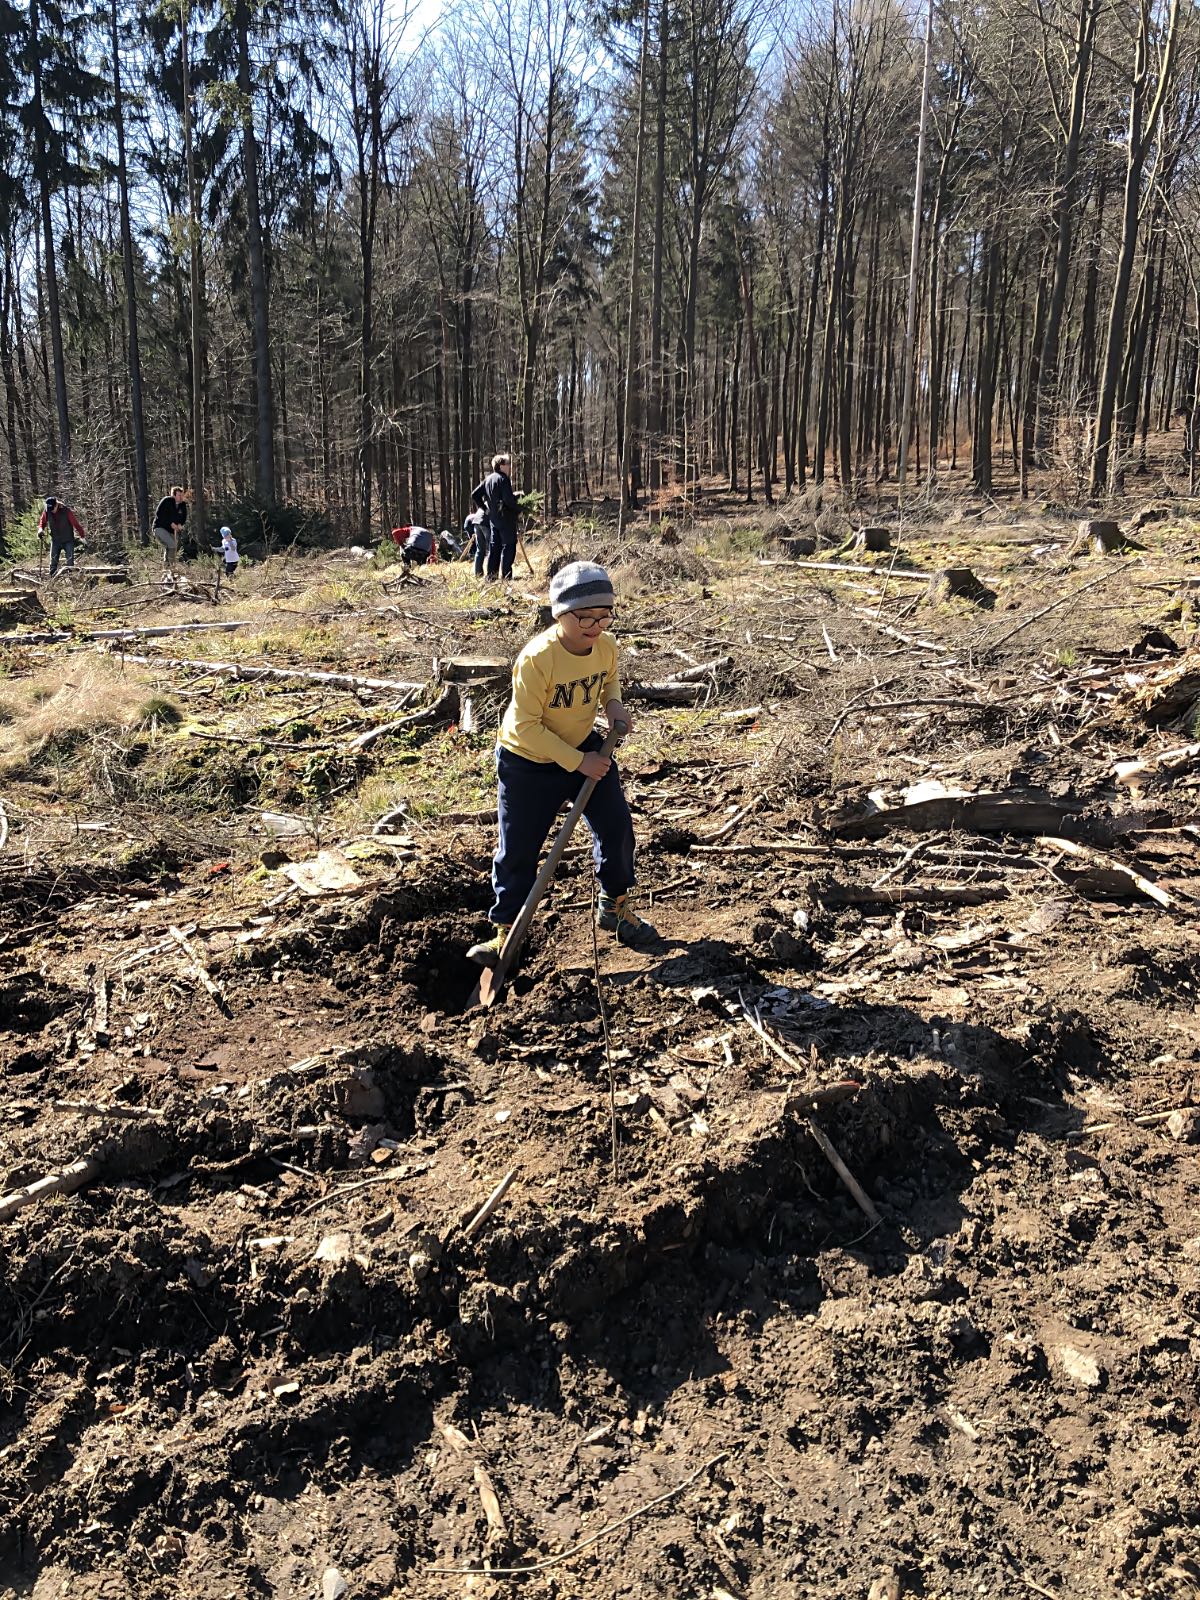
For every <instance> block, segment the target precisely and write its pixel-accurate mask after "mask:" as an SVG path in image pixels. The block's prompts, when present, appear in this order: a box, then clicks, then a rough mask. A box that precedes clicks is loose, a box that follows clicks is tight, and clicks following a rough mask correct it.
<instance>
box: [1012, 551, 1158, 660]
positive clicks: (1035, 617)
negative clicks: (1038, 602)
mask: <svg viewBox="0 0 1200 1600" xmlns="http://www.w3.org/2000/svg"><path fill="white" fill-rule="evenodd" d="M1126 570H1127V569H1126V568H1125V567H1109V569H1108V571H1107V572H1102V573H1101V574H1100V576H1099V577H1098V578H1093V579H1092V581H1091V582H1090V583H1081V584H1080V586H1079V588H1078V589H1071V590H1069V591H1068V592H1067V593H1066V594H1060V595H1059V597H1058V599H1057V600H1051V602H1050V604H1049V605H1048V606H1043V607H1042V608H1041V610H1040V611H1035V612H1034V613H1033V614H1032V616H1028V617H1026V618H1025V619H1024V621H1023V622H1018V623H1017V625H1016V627H1015V628H1010V629H1009V630H1008V632H1007V633H1002V634H1001V635H1000V637H999V638H998V639H993V640H992V642H991V644H989V645H987V646H986V647H985V648H986V650H987V652H988V654H989V655H990V654H991V652H992V651H994V650H998V649H999V648H1000V646H1001V645H1002V644H1007V643H1008V641H1009V640H1010V639H1015V638H1016V636H1017V634H1018V633H1021V632H1022V631H1023V630H1024V629H1025V628H1030V627H1032V626H1033V624H1034V623H1035V622H1038V621H1040V620H1041V618H1042V617H1047V616H1049V615H1050V613H1051V612H1052V611H1057V610H1058V608H1059V606H1065V605H1068V604H1069V603H1070V602H1071V601H1072V600H1075V599H1077V598H1078V596H1079V595H1081V594H1086V593H1087V592H1088V590H1089V589H1094V588H1096V586H1097V585H1098V584H1101V583H1107V582H1108V580H1109V579H1110V578H1111V577H1114V576H1115V575H1116V574H1117V573H1118V572H1125V571H1126Z"/></svg>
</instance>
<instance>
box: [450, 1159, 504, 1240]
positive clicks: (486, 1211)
mask: <svg viewBox="0 0 1200 1600" xmlns="http://www.w3.org/2000/svg"><path fill="white" fill-rule="evenodd" d="M516 1175H517V1169H516V1167H513V1168H511V1170H510V1171H508V1172H506V1173H505V1174H504V1176H503V1177H502V1178H501V1179H500V1182H499V1183H498V1184H497V1185H496V1187H495V1188H494V1189H493V1190H492V1192H491V1194H490V1195H488V1197H487V1199H486V1200H485V1201H484V1202H483V1204H482V1205H481V1206H480V1208H479V1210H478V1211H477V1212H476V1213H475V1215H474V1216H473V1217H472V1218H471V1220H470V1222H468V1223H467V1225H466V1227H465V1228H464V1229H463V1238H464V1239H473V1238H474V1237H475V1235H476V1234H477V1233H478V1232H479V1230H480V1228H482V1227H483V1225H484V1223H485V1222H486V1221H487V1219H488V1218H489V1217H490V1216H491V1214H492V1212H493V1211H495V1209H496V1207H497V1206H498V1205H499V1204H500V1202H501V1200H503V1199H504V1196H505V1195H506V1194H507V1193H508V1191H509V1188H510V1187H511V1185H512V1181H513V1179H514V1178H515V1177H516Z"/></svg>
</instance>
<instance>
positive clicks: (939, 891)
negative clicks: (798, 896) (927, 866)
mask: <svg viewBox="0 0 1200 1600" xmlns="http://www.w3.org/2000/svg"><path fill="white" fill-rule="evenodd" d="M809 893H810V894H811V895H812V897H813V899H814V900H820V901H822V902H823V903H824V904H825V905H829V906H870V905H880V906H910V905H946V906H981V905H985V904H986V903H987V902H988V901H989V900H1006V899H1007V898H1008V895H1009V890H1008V889H1007V888H1006V887H1005V885H1004V884H1000V883H995V884H986V885H985V884H948V885H944V884H934V885H932V886H931V887H925V886H923V885H921V884H915V883H906V884H903V885H901V886H900V887H898V888H878V889H877V888H875V887H874V886H873V885H872V884H869V883H829V882H822V881H820V880H816V881H814V882H813V883H811V884H810V885H809Z"/></svg>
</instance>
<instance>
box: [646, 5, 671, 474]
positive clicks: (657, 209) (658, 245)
mask: <svg viewBox="0 0 1200 1600" xmlns="http://www.w3.org/2000/svg"><path fill="white" fill-rule="evenodd" d="M667 24H668V16H667V0H660V4H659V9H658V87H657V94H656V105H655V122H654V248H653V255H652V260H651V266H650V276H651V280H652V287H651V291H650V438H651V444H650V487H651V489H658V488H660V487H661V486H662V461H663V433H664V431H665V428H666V375H665V373H664V371H663V257H664V247H665V237H664V231H665V217H666V190H667V173H666V167H667V64H668V51H667Z"/></svg>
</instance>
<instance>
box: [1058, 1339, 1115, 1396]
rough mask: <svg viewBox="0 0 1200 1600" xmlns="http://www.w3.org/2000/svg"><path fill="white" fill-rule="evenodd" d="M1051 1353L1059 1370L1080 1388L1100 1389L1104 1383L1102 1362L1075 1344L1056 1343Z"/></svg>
mask: <svg viewBox="0 0 1200 1600" xmlns="http://www.w3.org/2000/svg"><path fill="white" fill-rule="evenodd" d="M1050 1353H1051V1355H1052V1357H1053V1358H1054V1364H1055V1365H1056V1366H1057V1367H1058V1369H1059V1371H1060V1372H1061V1373H1062V1374H1063V1376H1064V1377H1066V1378H1069V1379H1070V1381H1071V1382H1072V1383H1073V1384H1075V1385H1076V1386H1077V1387H1078V1388H1080V1389H1098V1388H1099V1387H1100V1385H1101V1383H1103V1381H1104V1369H1103V1367H1101V1365H1100V1363H1099V1362H1098V1361H1096V1360H1094V1358H1093V1357H1092V1356H1088V1355H1084V1353H1083V1351H1082V1350H1077V1349H1076V1348H1075V1346H1074V1345H1073V1344H1059V1345H1055V1347H1054V1349H1053V1350H1052V1351H1051V1352H1050Z"/></svg>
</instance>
